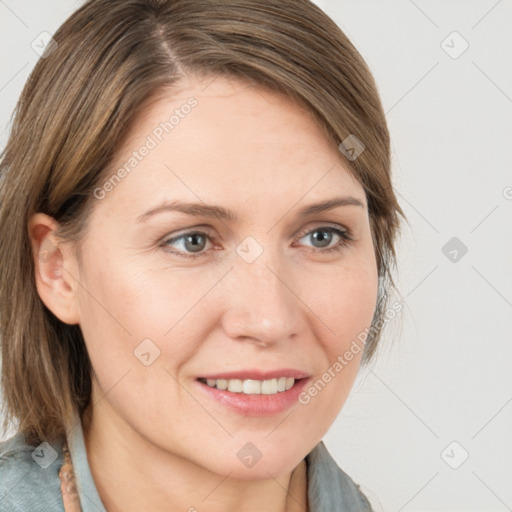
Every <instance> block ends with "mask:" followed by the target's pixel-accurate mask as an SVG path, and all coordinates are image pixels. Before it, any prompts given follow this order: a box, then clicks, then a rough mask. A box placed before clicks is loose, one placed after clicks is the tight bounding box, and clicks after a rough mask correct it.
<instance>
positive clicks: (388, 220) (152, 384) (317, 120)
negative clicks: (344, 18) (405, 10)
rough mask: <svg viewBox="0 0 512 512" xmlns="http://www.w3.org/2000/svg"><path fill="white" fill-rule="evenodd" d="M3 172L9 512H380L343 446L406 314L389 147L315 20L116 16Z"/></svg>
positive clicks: (89, 22) (68, 70) (238, 7)
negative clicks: (339, 443)
mask: <svg viewBox="0 0 512 512" xmlns="http://www.w3.org/2000/svg"><path fill="white" fill-rule="evenodd" d="M54 41H55V42H52V44H49V45H48V46H47V50H46V53H45V54H44V55H43V58H42V59H41V60H40V61H39V62H38V64H37V66H36V67H35V69H34V71H33V73H32V74H31V76H30V78H29V80H28V83H27V84H26V87H25V89H24V91H23V94H22V96H21V98H20V101H19V104H18V107H17V110H16V114H15V119H14V124H13V128H12V133H11V136H10V139H9V141H8V144H7V147H6V149H5V152H4V154H3V157H2V162H1V176H2V189H1V214H0V215H1V221H2V234H1V249H0V250H1V251H2V253H1V257H2V269H1V271H0V287H1V294H2V295H1V297H0V299H1V300H0V303H1V308H2V309H1V329H2V331H1V338H2V360H3V367H2V385H3V392H4V402H5V412H6V424H5V426H7V424H8V423H7V422H8V421H11V420H12V421H18V425H19V427H18V434H17V435H16V436H14V437H13V438H11V439H9V440H7V441H6V442H4V443H2V445H1V448H0V475H1V479H0V482H1V483H0V500H2V501H1V504H2V507H1V508H2V510H4V509H5V510H52V511H53V510H66V511H70V510H83V511H88V510H108V511H109V512H112V511H118V510H119V511H120V510H122V511H139V510H151V511H156V512H158V511H160V510H161V511H164V510H165V511H181V510H188V511H196V510H197V511H202V510H208V511H213V512H216V511H228V510H243V511H258V512H261V511H266V512H274V511H275V512H278V511H279V512H282V511H287V512H289V511H298V510H309V511H310V512H319V511H329V512H332V511H338V510H343V511H346V510H350V511H352V510H354V511H359V510H371V507H370V504H369V502H368V500H367V499H366V497H365V496H364V495H363V493H362V492H361V491H360V489H359V487H358V485H357V484H355V483H354V482H353V481H352V480H351V479H350V477H349V476H348V475H347V474H345V473H344V472H343V471H342V470H341V469H340V468H339V467H338V466H337V465H336V463H335V462H334V460H333V459H332V457H331V456H330V455H329V453H328V452H327V450H326V448H325V446H324V444H323V442H322V437H323V436H324V434H325V433H326V431H327V430H328V428H329V427H330V425H331V424H332V423H333V421H334V419H335V418H336V416H337V414H338V413H339V411H340V409H341V407H342V406H343V404H344V402H345V401H346V398H347V395H348V393H349V391H350V388H351V386H352V384H353V382H354V379H355V377H356V375H357V371H358V369H359V366H360V364H361V363H366V362H367V361H369V360H370V359H371V357H372V356H373V354H374V352H375V349H376V347H377V343H378V340H379V336H380V328H381V327H382V323H383V322H382V320H383V318H384V314H385V312H386V307H387V298H388V291H389V288H390V287H391V286H392V284H393V283H392V279H391V275H390V266H391V263H392V262H393V261H394V256H395V254H394V245H393V244H394V240H395V237H396V235H397V230H398V225H399V222H398V220H399V215H402V212H401V210H400V207H399V205H398V204H397V201H396V197H395V195H394V192H393V189H392V185H391V178H390V163H389V136H388V131H387V128H386V123H385V119H384V115H383V111H382V107H381V104H380V100H379V97H378V94H377V90H376V87H375V84H374V82H373V79H372V77H371V74H370V72H369V71H368V69H367V67H366V65H365V63H364V61H363V59H362V57H361V56H360V55H359V54H358V52H357V51H356V50H355V48H354V47H353V46H352V45H351V43H350V42H349V41H348V40H347V38H346V37H345V36H344V34H343V33H342V32H341V31H340V29H339V28H338V27H337V26H336V25H335V23H334V22H333V21H332V20H330V19H329V18H328V17H327V16H326V15H325V14H324V13H323V12H322V11H321V10H320V9H319V8H318V7H315V6H314V5H313V4H312V3H310V2H309V1H306V0H301V1H296V0H293V1H290V0H279V1H277V0H265V1H261V0H258V1H257V2H256V1H253V0H226V1H222V2H219V1H217V0H198V1H194V2H189V1H179V0H169V1H157V0H128V1H127V0H114V1H112V0H91V1H89V2H87V3H86V4H85V5H84V6H83V7H81V8H80V9H79V10H78V11H77V12H76V13H75V14H73V15H72V16H71V17H70V18H69V19H68V20H67V21H66V22H65V23H64V24H63V25H62V27H61V28H60V29H59V30H58V31H57V33H56V34H55V35H54Z"/></svg>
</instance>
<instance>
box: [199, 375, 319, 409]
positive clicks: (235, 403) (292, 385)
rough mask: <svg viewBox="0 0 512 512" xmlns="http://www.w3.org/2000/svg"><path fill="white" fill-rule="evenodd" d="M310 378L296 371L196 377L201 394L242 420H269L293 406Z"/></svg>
mask: <svg viewBox="0 0 512 512" xmlns="http://www.w3.org/2000/svg"><path fill="white" fill-rule="evenodd" d="M309 380H310V375H308V374H307V373H305V372H302V371H298V370H289V369H285V370H276V371H272V372H262V371H257V370H250V371H243V372H231V373H223V374H216V375H208V376H203V377H198V378H197V379H196V381H197V383H198V385H199V387H200V389H201V391H202V392H203V393H204V394H206V396H208V397H209V398H211V399H213V400H215V401H216V402H219V403H220V404H222V405H224V406H226V407H227V408H228V409H230V410H232V411H235V412H237V413H239V414H242V415H245V416H269V415H273V414H277V413H279V412H282V411H284V410H285V409H288V408H289V407H291V406H292V405H294V404H295V403H296V402H297V400H298V397H299V395H300V393H301V391H302V390H303V389H304V387H305V386H306V384H307V382H308V381H309Z"/></svg>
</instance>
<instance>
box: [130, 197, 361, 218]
mask: <svg viewBox="0 0 512 512" xmlns="http://www.w3.org/2000/svg"><path fill="white" fill-rule="evenodd" d="M339 206H359V207H361V208H365V205H364V204H363V203H362V202H361V201H360V200H359V199H357V198H355V197H351V196H346V197H333V198H331V199H326V200H324V201H321V202H319V203H314V204H310V205H308V206H305V207H304V208H302V209H301V210H299V211H298V216H299V217H307V216H309V215H313V214H315V213H320V212H323V211H326V210H332V209H333V208H337V207H339ZM173 211H176V212H182V213H186V214H188V215H194V216H196V217H210V218H215V219H218V220H221V221H227V222H236V220H237V219H238V216H237V215H236V213H234V212H233V211H231V210H228V209H226V208H224V207H222V206H216V205H208V204H205V203H184V202H183V201H179V200H176V201H164V202H163V203H161V204H159V205H158V206H155V207H154V208H151V209H150V210H148V211H146V212H144V213H143V214H142V215H139V216H138V217H137V222H145V221H147V220H148V219H149V218H150V217H153V216H154V215H157V214H159V213H162V212H173Z"/></svg>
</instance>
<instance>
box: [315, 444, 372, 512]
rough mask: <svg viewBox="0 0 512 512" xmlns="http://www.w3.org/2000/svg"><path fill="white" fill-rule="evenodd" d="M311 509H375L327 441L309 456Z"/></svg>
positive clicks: (362, 511) (365, 511) (360, 511)
mask: <svg viewBox="0 0 512 512" xmlns="http://www.w3.org/2000/svg"><path fill="white" fill-rule="evenodd" d="M306 460H307V463H308V480H309V484H308V496H309V500H310V502H311V510H312V511H316V510H319V511H320V510H330V511H333V512H334V511H336V512H337V511H340V512H342V511H349V510H350V511H351V512H372V507H371V505H370V502H369V501H368V498H367V497H366V496H365V495H364V494H363V493H362V491H361V489H360V488H359V485H357V484H356V483H355V482H354V481H353V480H352V479H351V478H350V476H348V475H347V474H346V473H345V472H344V471H343V470H342V469H341V468H340V467H339V466H338V465H337V463H336V461H335V460H334V458H333V457H332V456H331V454H330V453H329V452H328V451H327V448H326V447H325V444H324V443H323V441H321V442H320V443H318V444H317V445H316V446H315V448H314V449H313V450H312V451H311V452H310V453H309V454H308V456H307V459H306Z"/></svg>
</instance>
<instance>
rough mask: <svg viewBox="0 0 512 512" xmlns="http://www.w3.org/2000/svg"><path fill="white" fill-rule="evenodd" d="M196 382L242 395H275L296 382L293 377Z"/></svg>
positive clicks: (200, 380) (201, 379)
mask: <svg viewBox="0 0 512 512" xmlns="http://www.w3.org/2000/svg"><path fill="white" fill-rule="evenodd" d="M198 380H199V382H202V383H203V384H206V385H207V386H209V387H210V388H215V389H219V390H221V391H229V392H230V393H243V394H244V395H276V394H277V393H283V392H284V391H288V390H289V389H291V388H292V387H293V386H294V385H295V382H296V380H295V379H294V378H293V377H279V378H275V379H266V380H256V379H244V380H242V379H206V378H199V379H198ZM297 380H301V379H297Z"/></svg>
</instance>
